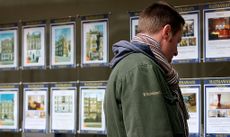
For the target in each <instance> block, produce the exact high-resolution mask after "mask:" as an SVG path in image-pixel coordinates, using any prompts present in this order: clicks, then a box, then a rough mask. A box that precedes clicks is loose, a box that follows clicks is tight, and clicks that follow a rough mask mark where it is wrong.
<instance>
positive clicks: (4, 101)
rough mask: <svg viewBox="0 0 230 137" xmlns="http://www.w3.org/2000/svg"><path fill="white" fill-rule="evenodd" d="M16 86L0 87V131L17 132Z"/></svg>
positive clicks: (17, 89)
mask: <svg viewBox="0 0 230 137" xmlns="http://www.w3.org/2000/svg"><path fill="white" fill-rule="evenodd" d="M18 91H19V85H18V84H4V85H3V84H1V85H0V131H18V130H19V129H18V128H19V126H18V125H19V124H18V118H19V117H18V116H19V111H18V110H19V109H18V107H19V101H18Z"/></svg>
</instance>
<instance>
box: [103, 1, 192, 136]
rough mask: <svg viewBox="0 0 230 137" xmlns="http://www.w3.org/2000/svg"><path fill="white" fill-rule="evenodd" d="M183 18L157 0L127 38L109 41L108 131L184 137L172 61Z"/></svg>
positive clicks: (183, 114) (185, 115)
mask: <svg viewBox="0 0 230 137" xmlns="http://www.w3.org/2000/svg"><path fill="white" fill-rule="evenodd" d="M184 23H185V21H184V19H183V18H182V17H181V16H180V14H179V13H178V12H177V11H176V10H175V9H174V8H173V7H172V6H170V5H169V4H167V3H165V2H157V3H154V4H152V5H151V6H149V7H148V8H146V9H144V10H143V11H142V12H141V14H140V17H139V26H138V31H139V33H138V34H137V36H135V37H134V38H133V40H132V41H131V42H127V41H120V42H118V43H115V44H114V45H113V52H114V54H115V57H114V58H113V59H112V61H111V65H112V68H113V71H112V73H111V75H110V78H109V81H108V85H107V90H106V93H105V101H104V109H105V117H106V125H107V136H108V137H187V136H188V126H187V119H188V113H187V110H186V108H185V105H184V102H183V98H182V95H181V91H180V88H179V86H178V83H179V77H178V74H177V72H176V71H175V70H174V69H173V68H172V65H171V61H172V58H173V56H176V55H177V44H178V43H179V42H180V40H181V35H182V30H183V25H184Z"/></svg>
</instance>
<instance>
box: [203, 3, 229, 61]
mask: <svg viewBox="0 0 230 137" xmlns="http://www.w3.org/2000/svg"><path fill="white" fill-rule="evenodd" d="M229 7H230V4H229V2H227V3H221V4H211V5H206V6H205V8H204V11H203V12H204V59H205V60H204V61H207V62H211V61H229V60H230V52H228V51H229V50H230V45H229V43H230V8H229Z"/></svg>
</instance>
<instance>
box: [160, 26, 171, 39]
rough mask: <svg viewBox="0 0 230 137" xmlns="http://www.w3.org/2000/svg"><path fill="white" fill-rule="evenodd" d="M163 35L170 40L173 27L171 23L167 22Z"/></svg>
mask: <svg viewBox="0 0 230 137" xmlns="http://www.w3.org/2000/svg"><path fill="white" fill-rule="evenodd" d="M162 37H163V38H164V39H166V40H170V39H171V38H172V28H171V25H169V24H166V25H165V26H164V27H163V29H162Z"/></svg>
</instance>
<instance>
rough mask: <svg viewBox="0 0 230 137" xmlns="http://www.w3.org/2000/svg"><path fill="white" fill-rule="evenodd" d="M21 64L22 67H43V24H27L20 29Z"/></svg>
mask: <svg viewBox="0 0 230 137" xmlns="http://www.w3.org/2000/svg"><path fill="white" fill-rule="evenodd" d="M22 36H23V41H22V43H23V44H22V53H23V54H22V65H23V67H24V68H31V67H33V68H39V67H40V68H44V67H45V47H46V46H45V25H42V24H40V25H27V24H26V23H25V26H23V29H22Z"/></svg>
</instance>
